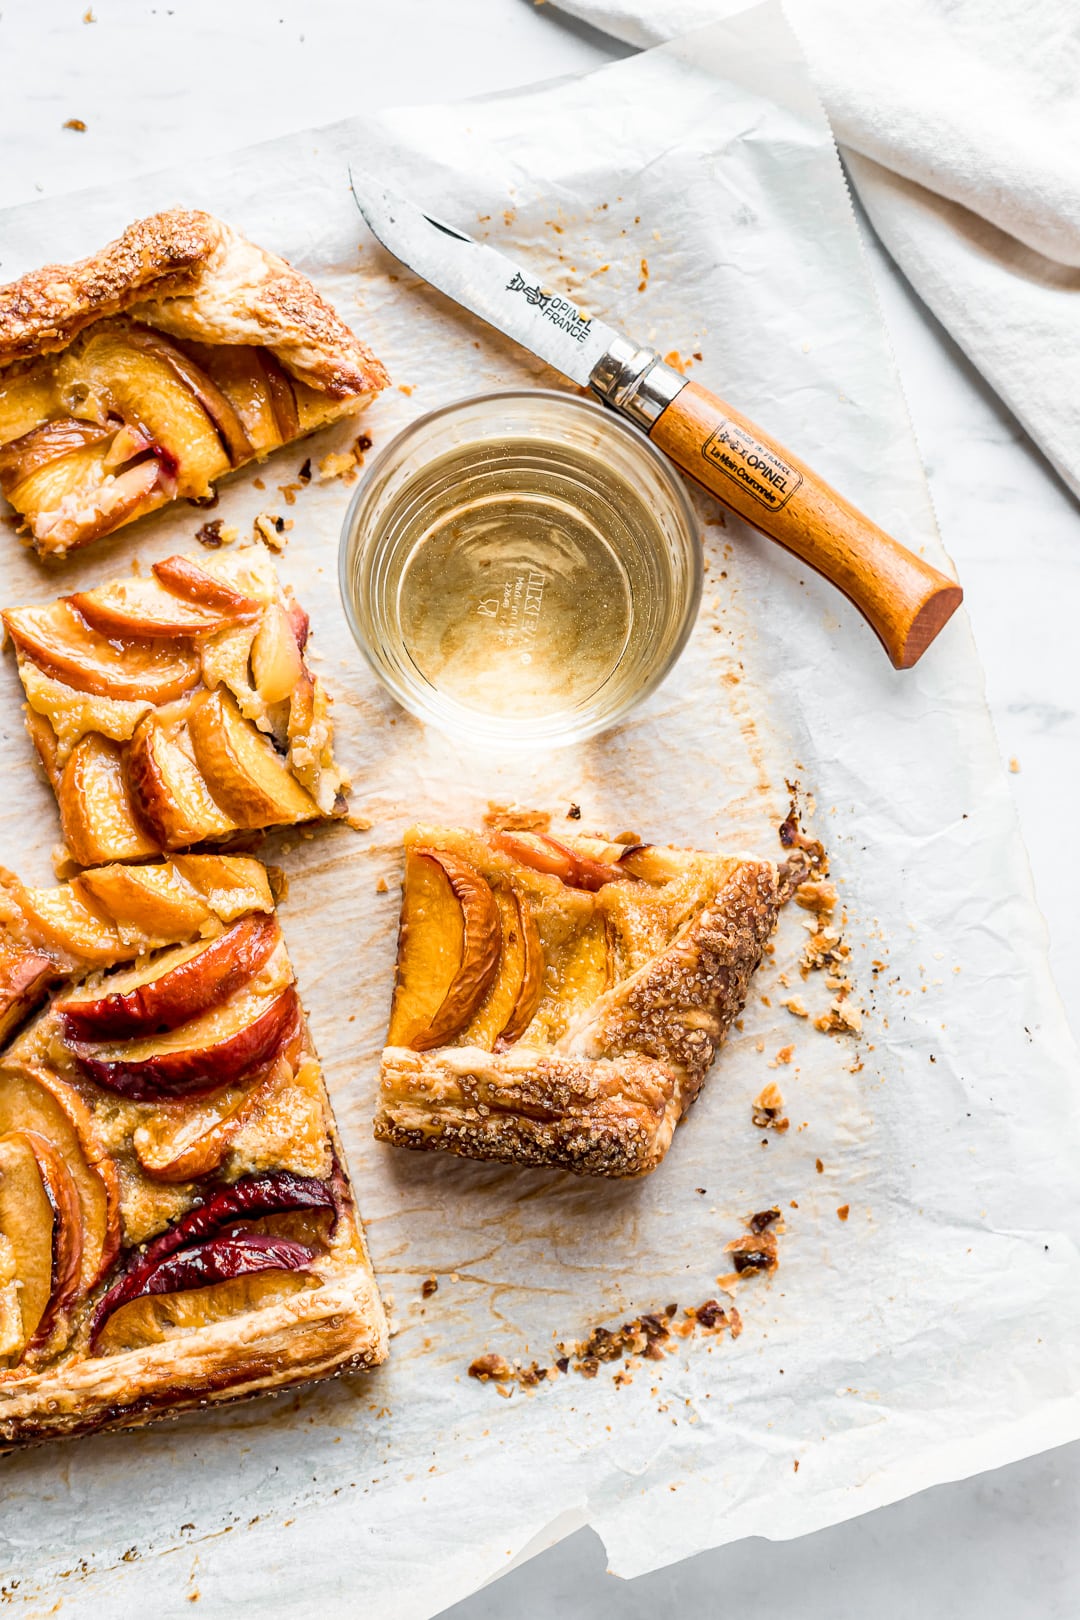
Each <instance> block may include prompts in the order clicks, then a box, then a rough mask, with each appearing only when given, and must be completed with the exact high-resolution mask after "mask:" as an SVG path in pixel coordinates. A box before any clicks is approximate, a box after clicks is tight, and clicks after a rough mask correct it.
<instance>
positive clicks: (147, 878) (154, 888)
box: [68, 861, 210, 961]
mask: <svg viewBox="0 0 1080 1620" xmlns="http://www.w3.org/2000/svg"><path fill="white" fill-rule="evenodd" d="M68 892H69V893H75V894H78V895H80V896H85V897H86V898H87V899H88V900H89V902H90V903H91V905H97V906H99V907H100V908H101V909H102V910H103V911H105V912H106V913H107V914H108V915H109V916H110V917H111V918H112V919H113V921H114V922H115V924H116V930H117V933H118V934H119V936H120V939H121V940H122V941H123V943H124V944H125V945H127V946H138V947H141V948H142V949H143V950H147V949H149V948H150V947H151V946H153V945H172V944H175V942H176V941H177V940H181V939H188V938H190V937H191V935H192V934H195V933H198V931H199V929H200V928H201V927H202V926H203V924H204V923H205V922H206V921H207V919H208V918H209V916H210V907H209V906H208V905H207V904H206V901H205V900H204V899H203V898H202V896H201V895H199V894H196V892H195V890H194V889H193V888H192V887H191V884H190V883H188V882H187V881H186V879H185V878H184V877H183V876H182V874H181V873H180V872H178V871H177V870H176V867H175V866H174V864H173V863H172V862H171V861H164V862H162V863H161V864H160V865H154V866H99V867H97V868H96V869H95V870H94V871H91V872H81V873H80V874H79V876H78V877H77V878H73V879H72V881H71V883H70V884H69V885H68ZM123 954H124V953H123V952H122V951H116V952H114V955H113V960H114V961H115V960H116V957H118V956H122V955H123Z"/></svg>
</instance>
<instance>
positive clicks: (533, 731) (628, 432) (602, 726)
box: [338, 387, 704, 752]
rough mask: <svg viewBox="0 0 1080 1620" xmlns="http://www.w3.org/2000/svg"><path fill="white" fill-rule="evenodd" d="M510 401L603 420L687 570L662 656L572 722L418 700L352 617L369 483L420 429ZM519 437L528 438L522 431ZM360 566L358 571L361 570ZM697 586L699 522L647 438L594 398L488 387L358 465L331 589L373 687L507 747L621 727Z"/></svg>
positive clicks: (484, 742) (660, 669)
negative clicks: (655, 502)
mask: <svg viewBox="0 0 1080 1620" xmlns="http://www.w3.org/2000/svg"><path fill="white" fill-rule="evenodd" d="M511 400H514V401H520V402H522V403H541V404H544V405H547V406H552V405H553V406H555V407H556V409H558V410H570V411H572V412H573V413H575V414H581V415H587V416H589V417H590V418H591V419H593V420H595V421H596V422H598V423H599V422H602V423H603V424H604V430H605V432H609V433H610V434H611V435H612V436H613V437H614V438H616V439H618V440H620V441H621V443H622V444H623V445H624V446H625V448H626V450H627V451H628V452H629V455H630V456H631V458H632V457H634V456H636V457H637V458H638V459H639V461H641V462H643V463H647V464H648V465H649V468H650V470H651V472H652V473H653V474H654V476H655V477H656V479H657V481H658V482H659V484H660V486H661V488H662V490H663V491H664V493H665V494H666V496H667V498H668V505H669V510H670V514H671V516H672V517H673V518H674V530H675V532H676V534H677V536H678V540H679V542H681V545H680V549H681V551H682V553H683V554H684V556H685V558H686V560H687V561H688V563H689V567H688V570H687V572H688V576H689V586H688V589H687V590H686V591H685V592H684V593H683V596H684V600H683V601H682V603H681V604H680V606H679V608H678V611H677V615H676V617H677V619H678V630H677V633H676V634H675V636H674V637H673V639H672V642H671V645H670V647H669V649H668V651H667V653H666V655H665V656H664V658H663V659H661V660H659V661H658V662H657V663H656V664H655V665H654V666H653V667H652V668H650V669H649V671H648V674H647V676H646V678H645V679H644V680H643V681H642V682H641V684H640V685H639V686H638V687H637V688H636V689H635V690H634V691H633V693H632V694H631V695H629V696H627V697H624V698H623V699H622V700H621V701H620V702H618V703H616V704H615V705H614V706H613V707H612V708H611V709H609V710H607V711H606V712H601V713H599V714H594V715H590V716H589V717H588V718H584V717H583V718H581V719H579V720H576V721H575V720H573V719H571V717H570V711H567V710H560V711H559V712H558V713H557V715H555V716H554V717H553V718H552V719H551V721H550V723H549V724H545V723H543V722H540V721H537V720H534V719H529V720H522V719H520V718H517V719H513V720H508V719H507V718H506V717H500V718H499V719H498V720H495V719H492V717H490V716H486V715H484V714H483V713H481V712H479V711H476V710H473V709H470V708H467V707H466V706H465V705H463V704H459V703H457V702H456V701H455V700H454V699H452V698H448V697H447V696H446V695H445V694H440V693H438V692H437V689H436V688H434V687H432V693H433V696H434V698H435V701H432V702H430V703H428V702H425V701H424V696H423V693H422V691H421V690H419V689H418V688H414V687H413V686H410V685H407V684H406V683H404V682H403V681H402V680H400V679H399V678H397V676H396V674H395V672H394V671H393V670H392V669H391V668H389V667H387V665H386V664H384V663H383V662H382V660H381V659H380V657H379V656H378V655H377V653H376V651H375V649H374V648H373V647H372V645H371V640H370V637H369V636H368V635H367V633H366V631H365V629H364V627H363V626H362V625H361V623H360V621H359V616H358V614H357V611H356V607H355V605H354V602H353V584H354V581H353V577H352V566H351V565H352V564H353V563H354V561H355V560H356V557H357V556H358V555H361V556H362V555H363V552H364V550H365V548H366V541H365V540H364V539H360V538H359V523H358V519H357V514H358V512H359V511H360V509H361V507H362V506H363V504H364V502H365V500H367V499H368V498H369V497H370V492H371V489H372V487H373V486H374V485H375V483H376V481H377V480H378V478H379V477H380V475H382V474H383V473H384V471H385V469H386V467H387V464H388V463H390V462H392V461H396V460H400V459H402V458H403V455H404V454H405V453H407V450H408V449H409V448H411V446H412V444H413V443H414V442H415V441H416V440H423V438H424V436H425V435H426V434H430V433H431V431H432V430H433V429H437V428H438V427H439V425H440V424H442V423H444V422H445V421H446V419H447V418H453V417H455V416H462V415H465V414H466V413H468V412H469V411H471V410H476V409H481V410H482V408H483V407H484V406H495V405H500V404H505V403H506V402H507V401H511ZM481 436H482V435H481V434H480V433H478V434H477V437H478V438H479V437H481ZM524 436H525V437H528V436H529V435H528V434H527V433H525V434H524ZM535 437H536V440H537V442H538V443H543V442H544V440H545V439H549V438H550V433H549V432H544V431H538V432H537V433H536V435H535ZM440 453H441V451H440V449H437V448H436V449H433V451H432V457H431V459H435V458H436V457H437V456H438V455H439V454H440ZM616 476H618V477H623V474H622V473H621V472H620V473H619V474H617V475H616ZM367 571H368V570H367V569H365V573H366V572H367ZM703 586H704V547H703V543H702V536H701V531H700V521H699V519H698V516H697V513H696V512H695V510H694V507H693V505H692V503H691V500H690V496H689V494H688V492H687V489H686V486H685V484H684V483H683V481H682V479H681V477H680V476H679V473H678V471H677V469H676V468H675V467H674V466H673V465H672V463H671V461H670V460H669V459H668V457H667V456H665V455H664V453H663V452H662V451H661V450H659V449H658V448H657V446H656V445H654V444H653V443H652V441H651V440H650V439H649V437H648V435H647V434H645V433H643V432H642V431H641V429H640V428H638V427H637V426H635V425H634V424H633V423H632V422H629V421H627V420H626V419H625V418H624V417H621V416H618V415H616V414H615V412H614V411H612V410H611V409H610V408H609V407H607V406H604V405H602V404H601V403H600V402H599V401H598V400H594V399H591V398H588V397H586V396H584V395H581V394H576V393H570V392H569V391H566V390H562V389H557V388H527V387H514V388H499V389H489V390H487V391H486V392H484V393H480V394H468V395H463V396H462V397H461V398H459V399H456V400H450V401H448V402H447V403H446V404H444V405H439V406H436V407H435V408H434V409H433V410H430V411H427V412H425V413H424V414H423V415H422V416H418V417H416V418H415V419H414V420H413V421H411V422H407V423H406V424H405V425H404V426H403V427H402V428H400V429H399V430H398V432H397V433H395V434H394V435H393V437H392V438H391V439H390V440H389V442H388V443H387V444H385V445H383V447H382V448H381V449H380V450H379V452H378V454H377V455H376V456H375V457H374V459H373V460H372V461H371V462H370V464H369V465H368V466H366V467H365V468H364V471H363V474H362V476H361V478H360V481H359V483H358V485H357V487H356V489H355V490H354V492H353V494H352V497H351V499H350V501H349V505H348V507H347V509H346V512H345V516H344V518H343V520H342V526H341V536H340V540H339V543H338V593H339V595H340V597H341V603H342V607H343V609H344V612H345V619H346V622H347V624H348V626H349V631H350V634H351V635H352V638H353V641H354V642H355V643H356V646H357V647H358V649H359V651H360V652H361V654H362V655H363V657H364V659H365V661H366V663H367V665H368V667H369V668H370V669H371V671H372V673H373V674H374V675H375V676H376V678H377V679H378V681H379V683H380V685H382V686H383V688H384V689H385V690H386V691H387V692H389V693H390V695H391V697H393V699H394V701H395V702H397V703H399V704H400V705H401V707H402V708H403V709H405V710H406V712H407V713H409V714H411V715H413V716H414V718H416V719H419V720H421V721H422V722H424V724H427V725H432V726H434V727H435V728H436V729H437V730H439V731H441V732H442V733H443V734H444V735H448V736H450V737H452V738H454V739H456V740H458V741H461V740H463V738H466V737H467V738H468V740H469V741H470V742H471V743H472V744H473V745H474V746H476V745H479V746H492V747H494V746H498V747H499V748H502V749H513V751H514V752H520V751H522V750H524V749H527V748H531V747H544V746H548V747H555V746H558V747H563V746H569V745H571V744H574V743H578V742H583V741H585V740H586V739H587V738H589V737H593V736H596V735H597V734H599V733H601V732H605V731H610V730H612V729H613V728H614V727H615V726H618V725H619V724H621V723H622V721H623V720H625V719H626V717H627V715H628V714H630V713H631V712H632V711H633V710H634V709H636V708H637V707H638V706H639V704H641V703H643V702H644V701H645V699H646V698H648V697H649V696H651V694H652V693H653V692H654V691H655V690H656V688H657V687H658V686H659V685H660V684H661V682H662V681H664V680H665V679H666V678H667V676H668V675H669V674H670V673H671V670H672V669H673V668H674V666H675V664H676V663H677V662H678V660H679V658H680V657H681V656H682V653H683V651H684V650H685V647H686V643H687V641H688V640H689V639H690V635H691V633H692V631H693V628H694V624H695V622H696V620H697V616H698V609H699V607H700V602H701V594H702V589H703ZM444 711H445V712H444Z"/></svg>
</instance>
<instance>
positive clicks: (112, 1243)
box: [0, 1068, 120, 1292]
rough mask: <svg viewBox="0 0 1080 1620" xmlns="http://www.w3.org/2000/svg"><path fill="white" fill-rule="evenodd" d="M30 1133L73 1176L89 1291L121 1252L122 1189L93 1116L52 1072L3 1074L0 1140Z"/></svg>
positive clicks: (84, 1286) (83, 1284)
mask: <svg viewBox="0 0 1080 1620" xmlns="http://www.w3.org/2000/svg"><path fill="white" fill-rule="evenodd" d="M19 1130H28V1131H34V1132H36V1133H37V1135H39V1136H42V1137H44V1138H45V1140H46V1141H47V1142H52V1143H53V1144H54V1146H55V1147H56V1148H57V1150H58V1152H59V1153H60V1156H61V1158H62V1159H63V1161H64V1163H65V1164H66V1165H67V1167H68V1169H69V1170H70V1172H71V1176H72V1180H73V1181H74V1183H75V1188H76V1191H77V1192H78V1195H79V1204H80V1208H81V1212H82V1282H81V1287H82V1289H83V1291H84V1292H85V1291H89V1290H90V1289H91V1288H93V1287H94V1286H95V1284H97V1283H98V1282H99V1281H100V1280H101V1278H102V1277H103V1276H104V1275H105V1273H106V1272H107V1271H108V1270H109V1268H110V1266H111V1265H112V1263H113V1261H114V1260H115V1259H116V1256H117V1254H118V1253H119V1250H120V1184H119V1180H118V1177H117V1172H116V1165H115V1164H114V1163H113V1161H112V1159H111V1158H110V1157H109V1154H108V1153H107V1151H106V1149H105V1148H104V1146H103V1145H102V1143H101V1140H100V1138H99V1136H98V1134H97V1130H96V1128H95V1126H94V1122H93V1120H92V1118H91V1116H90V1110H89V1109H88V1108H87V1106H86V1104H85V1103H84V1102H83V1100H82V1098H81V1097H80V1096H79V1094H78V1092H77V1091H76V1090H75V1088H74V1087H73V1086H71V1085H69V1084H68V1083H67V1081H65V1080H62V1079H61V1078H60V1076H59V1075H55V1074H52V1073H51V1072H50V1071H48V1070H44V1069H41V1070H38V1069H35V1070H33V1071H31V1070H22V1069H15V1068H3V1069H0V1134H3V1133H7V1132H11V1131H19Z"/></svg>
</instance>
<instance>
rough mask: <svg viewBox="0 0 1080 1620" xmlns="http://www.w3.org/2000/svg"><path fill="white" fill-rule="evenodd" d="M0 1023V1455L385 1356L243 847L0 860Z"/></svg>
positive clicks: (261, 882) (265, 901)
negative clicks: (114, 859)
mask: <svg viewBox="0 0 1080 1620" xmlns="http://www.w3.org/2000/svg"><path fill="white" fill-rule="evenodd" d="M35 1008H36V1009H37V1011H36V1015H35V1016H33V1017H32V1018H31V1020H30V1022H28V1023H26V1022H24V1027H23V1028H22V1029H21V1030H20V1031H19V1032H18V1033H17V1034H15V1035H14V1038H11V1034H12V1030H13V1028H14V1026H15V1025H16V1024H17V1023H18V1022H19V1021H20V1020H26V1019H27V1017H28V1015H29V1014H30V1013H31V1012H32V1011H33V1010H34V1009H35ZM0 1029H2V1030H3V1033H4V1036H5V1037H7V1038H6V1043H5V1045H4V1048H3V1051H2V1053H0V1444H6V1445H16V1444H20V1443H26V1442H29V1441H33V1440H42V1439H49V1438H57V1437H60V1436H63V1435H68V1434H77V1433H84V1432H87V1431H89V1430H92V1429H98V1428H103V1427H127V1426H130V1425H131V1424H136V1423H143V1422H148V1421H150V1420H151V1419H153V1418H154V1417H157V1416H161V1415H163V1414H167V1413H173V1412H176V1411H180V1410H183V1409H185V1408H188V1407H193V1406H201V1405H206V1404H209V1403H216V1402H220V1401H224V1400H232V1399H236V1398H237V1397H239V1396H242V1395H249V1394H255V1393H258V1392H260V1391H263V1390H271V1389H277V1388H281V1387H285V1386H288V1385H290V1384H294V1383H297V1382H301V1381H304V1380H308V1379H311V1378H319V1377H324V1376H326V1375H328V1374H330V1373H334V1372H340V1371H342V1370H343V1369H345V1368H349V1367H361V1366H371V1365H374V1364H375V1363H377V1362H379V1361H381V1360H382V1359H383V1357H384V1356H385V1354H386V1324H385V1320H384V1317H383V1312H382V1307H381V1305H380V1302H379V1298H378V1292H377V1289H376V1285H375V1281H374V1277H373V1275H372V1271H371V1267H370V1263H369V1260H368V1257H367V1252H366V1248H365V1245H364V1239H363V1233H362V1230H361V1227H360V1223H359V1217H358V1215H357V1212H356V1208H355V1204H354V1200H353V1195H352V1191H351V1188H350V1186H349V1182H348V1178H347V1176H346V1173H345V1170H344V1166H343V1161H342V1156H341V1149H340V1145H339V1143H338V1139H337V1134H336V1129H335V1125H334V1121H333V1116H332V1114H331V1110H330V1105H329V1101H328V1099H327V1096H326V1091H325V1087H324V1084H323V1080H322V1075H321V1071H320V1068H319V1062H318V1057H317V1055H316V1053H315V1050H314V1047H313V1045H312V1042H311V1039H310V1036H309V1033H308V1030H307V1025H306V1023H305V1020H304V1015H303V1010H302V1008H301V1005H300V1001H299V996H298V992H297V988H296V984H295V978H294V974H293V970H292V967H291V964H290V962H289V958H288V952H287V950H286V946H285V942H284V939H283V937H282V934H281V930H280V928H279V925H278V921H277V917H276V914H275V910H274V900H273V895H272V893H271V889H270V885H269V882H268V879H267V873H266V871H265V870H264V868H263V867H262V866H261V865H260V864H259V863H258V862H257V861H253V860H250V859H248V858H245V857H238V856H219V855H188V856H180V857H177V859H176V860H174V861H169V862H162V863H154V864H148V865H144V866H138V867H103V868H100V869H99V870H97V871H95V872H93V873H89V874H84V875H83V876H82V877H81V878H79V879H77V880H76V881H75V882H74V883H72V884H67V885H62V886H60V887H58V888H55V889H29V888H26V887H25V886H23V885H22V884H21V883H19V881H18V880H17V879H15V878H14V877H12V876H11V875H10V874H3V875H2V886H0Z"/></svg>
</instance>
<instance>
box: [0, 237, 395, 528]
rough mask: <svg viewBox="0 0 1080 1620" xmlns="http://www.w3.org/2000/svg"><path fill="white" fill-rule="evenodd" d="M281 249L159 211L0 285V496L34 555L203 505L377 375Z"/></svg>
mask: <svg viewBox="0 0 1080 1620" xmlns="http://www.w3.org/2000/svg"><path fill="white" fill-rule="evenodd" d="M387 380H388V379H387V376H386V372H385V370H384V368H383V366H382V364H381V363H380V362H379V361H378V360H377V359H376V358H375V356H374V355H373V354H372V353H371V351H370V350H369V349H368V348H366V346H365V345H364V344H363V343H361V342H360V340H359V339H358V338H357V337H356V336H355V335H354V334H353V333H352V332H351V331H350V330H349V328H348V327H347V326H346V325H345V323H344V322H343V321H342V320H341V319H340V317H339V316H338V315H337V314H336V313H335V312H334V310H333V309H331V308H330V306H329V305H328V304H327V303H325V302H324V300H323V299H322V298H320V296H319V294H318V293H317V292H316V291H315V288H314V287H313V286H312V285H311V283H310V282H309V281H308V280H307V279H306V277H304V276H302V275H300V274H299V272H298V271H296V270H294V269H293V268H292V266H291V265H289V264H287V263H286V262H285V260H284V259H280V258H278V257H277V255H276V254H273V253H267V252H266V251H265V250H264V249H262V248H260V247H256V246H255V244H254V243H252V242H249V241H247V240H246V239H245V238H244V237H242V236H240V235H239V234H238V233H237V232H236V231H233V230H231V229H230V228H229V226H227V225H225V224H223V223H222V222H221V221H220V220H218V219H214V218H213V216H212V215H210V214H205V213H200V212H197V211H194V210H185V209H174V210H171V211H169V212H167V213H162V214H154V215H151V216H150V217H149V218H147V219H142V220H139V221H137V222H136V223H135V224H134V225H132V226H130V227H129V228H128V229H127V230H126V231H125V232H124V234H123V235H122V236H121V237H119V238H118V239H117V240H116V241H115V242H111V243H109V245H108V246H107V247H105V248H103V249H102V250H101V251H100V252H98V253H95V254H93V255H92V256H91V257H90V258H88V259H83V260H81V261H79V262H78V263H77V264H71V265H47V266H45V267H44V268H43V269H41V270H36V271H33V272H31V273H30V274H29V275H26V276H23V277H22V278H21V279H20V280H19V281H16V282H12V283H11V284H10V285H9V286H6V287H3V288H0V489H2V491H3V493H4V495H5V496H6V497H7V499H8V500H9V501H10V502H11V504H12V506H13V507H14V508H15V510H16V511H17V512H18V513H20V515H21V516H22V517H23V518H24V520H25V525H26V527H27V529H28V530H29V533H30V538H31V542H32V544H33V545H34V547H35V549H36V550H37V551H38V552H39V553H40V554H42V555H50V556H62V555H63V554H64V553H65V552H67V551H69V550H70V549H71V548H72V547H75V546H81V545H85V544H87V542H89V541H91V540H95V539H97V538H99V536H101V535H104V534H110V533H112V531H113V530H115V529H117V528H119V527H121V525H123V524H125V523H129V522H131V521H133V520H134V519H135V518H137V517H142V516H143V515H144V514H145V513H147V512H152V511H154V510H156V509H157V508H158V507H160V506H164V505H166V504H167V503H168V502H169V501H172V500H177V499H182V498H186V499H188V500H197V501H201V500H207V499H208V498H209V497H210V496H211V495H212V493H213V488H214V485H215V484H216V483H217V481H218V480H219V479H220V478H222V477H223V476H224V475H225V474H226V473H228V472H229V471H231V470H232V469H233V468H234V467H239V466H241V465H243V464H244V463H245V462H249V461H252V460H262V459H263V458H264V457H265V456H266V455H268V454H269V453H270V452H271V451H272V450H275V449H277V448H278V447H279V446H280V445H282V444H288V443H290V442H292V441H293V440H295V439H297V438H299V437H300V436H302V435H303V434H305V433H309V432H311V431H312V430H313V429H314V428H317V427H321V426H323V425H324V424H325V423H327V422H330V421H333V420H335V419H336V418H337V417H340V416H343V415H347V414H350V413H353V412H355V411H358V410H360V409H362V408H363V406H364V405H365V404H366V403H367V402H368V401H369V400H370V399H371V398H372V397H373V396H374V395H375V394H376V393H378V392H379V390H380V389H381V388H383V387H385V386H386V383H387Z"/></svg>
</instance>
